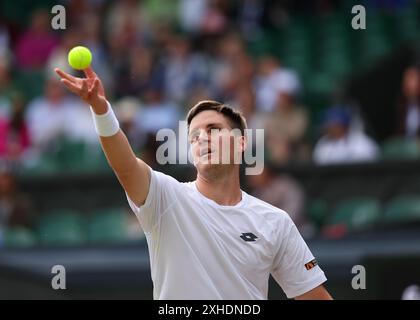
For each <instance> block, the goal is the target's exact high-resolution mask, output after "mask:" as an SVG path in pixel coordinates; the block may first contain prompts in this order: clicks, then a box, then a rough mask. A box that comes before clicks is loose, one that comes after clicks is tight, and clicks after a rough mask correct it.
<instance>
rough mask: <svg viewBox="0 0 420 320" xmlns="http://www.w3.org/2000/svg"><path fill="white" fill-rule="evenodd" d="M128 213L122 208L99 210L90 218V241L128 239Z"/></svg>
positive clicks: (113, 241)
mask: <svg viewBox="0 0 420 320" xmlns="http://www.w3.org/2000/svg"><path fill="white" fill-rule="evenodd" d="M127 225H128V221H127V215H126V213H125V211H124V210H123V209H121V208H110V209H104V210H98V211H96V212H94V213H93V214H92V216H91V217H90V219H89V223H88V228H87V233H88V239H89V242H90V243H94V244H98V243H120V242H125V241H128V235H127Z"/></svg>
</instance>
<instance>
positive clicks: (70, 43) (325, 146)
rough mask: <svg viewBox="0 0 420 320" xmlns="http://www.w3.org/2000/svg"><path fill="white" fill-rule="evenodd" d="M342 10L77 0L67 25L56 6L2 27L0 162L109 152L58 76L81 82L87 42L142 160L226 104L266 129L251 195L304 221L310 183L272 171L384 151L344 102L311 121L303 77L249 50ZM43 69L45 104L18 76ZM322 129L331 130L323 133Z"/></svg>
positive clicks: (403, 127)
mask: <svg viewBox="0 0 420 320" xmlns="http://www.w3.org/2000/svg"><path fill="white" fill-rule="evenodd" d="M373 2H374V3H376V2H375V1H373ZM403 2H404V1H403ZM335 3H336V2H335V1H312V2H311V1H293V2H292V1H269V0H266V1H255V0H236V1H228V0H176V1H175V0H172V1H166V0H143V1H139V0H121V1H112V2H108V1H101V0H99V1H90V0H74V1H65V2H63V4H64V6H65V7H66V25H67V28H66V29H65V30H53V29H52V28H51V18H52V14H51V13H50V8H41V9H37V10H35V11H34V12H33V13H32V14H31V19H30V21H29V22H28V23H27V25H26V24H22V25H20V26H16V25H12V24H10V23H8V21H7V20H3V21H0V158H1V159H3V160H5V161H8V162H9V163H12V164H13V165H19V166H23V167H27V168H32V167H36V165H37V162H40V161H42V155H43V154H45V153H48V152H50V150H52V149H54V148H56V147H57V144H58V143H60V141H62V139H66V140H69V141H82V142H83V143H84V144H86V145H88V146H89V148H90V147H92V148H99V145H98V139H97V136H96V134H95V132H94V129H93V125H92V119H91V115H90V111H89V109H88V108H87V106H86V105H84V104H83V103H82V102H81V101H80V100H79V99H77V98H75V97H74V96H73V95H71V94H69V93H68V92H66V90H65V89H64V88H63V86H62V85H61V84H60V82H59V80H58V78H57V76H56V75H55V74H54V73H53V69H54V68H55V67H59V68H61V69H62V70H64V71H66V72H69V73H73V74H75V75H79V76H80V74H78V73H76V72H75V71H74V70H72V69H71V68H70V67H69V65H68V63H67V53H68V51H69V50H70V49H71V48H72V47H74V46H77V45H84V46H87V47H88V48H89V49H90V50H91V51H92V54H93V68H94V69H95V71H96V72H97V74H98V75H99V76H100V78H101V79H102V81H103V83H104V86H105V89H106V93H107V98H108V99H109V100H110V101H111V102H112V105H113V107H114V109H115V111H116V114H117V117H118V118H119V120H120V123H121V126H122V128H123V130H124V131H125V133H126V134H127V136H128V138H129V140H130V142H131V144H132V146H133V148H134V150H135V152H136V153H137V154H139V155H140V156H142V157H143V158H145V159H146V161H149V162H151V164H153V161H154V154H155V150H156V148H157V146H158V145H157V143H156V140H155V134H156V132H157V131H158V130H159V129H161V128H173V129H176V128H177V127H178V121H179V120H183V119H184V117H185V114H186V113H187V112H188V109H189V108H190V107H191V106H193V105H194V104H195V103H196V102H198V101H199V100H202V99H214V100H219V101H223V102H225V103H228V104H229V105H231V106H233V107H235V108H237V109H239V110H241V111H242V112H243V113H244V115H245V116H246V118H247V120H248V125H249V127H250V128H252V129H258V128H264V129H265V145H266V152H265V157H266V160H267V163H268V164H270V165H268V166H266V170H265V171H264V173H263V174H262V175H261V176H256V177H249V181H247V183H248V184H249V186H250V187H251V189H252V190H253V193H254V194H256V195H258V196H259V197H261V198H262V199H265V200H267V201H269V202H271V203H273V204H275V205H276V206H278V207H280V208H283V209H285V210H286V211H288V212H289V213H290V214H291V215H293V216H294V217H295V221H297V223H298V224H299V225H304V224H305V221H304V218H303V213H302V211H303V204H304V194H303V191H302V187H301V186H300V185H299V184H298V183H297V182H296V181H295V180H293V179H292V178H291V177H289V176H287V175H275V174H273V171H272V167H282V166H285V165H288V164H296V163H308V162H311V161H313V162H315V163H316V164H320V165H325V164H339V163H349V162H361V161H373V160H376V159H377V158H378V157H379V152H380V150H379V147H378V145H377V143H376V142H375V141H374V140H373V139H372V138H370V137H369V136H368V135H367V134H366V133H365V132H364V130H363V127H364V126H363V121H361V119H360V118H357V117H356V116H355V115H354V114H353V113H352V110H351V108H348V106H346V105H341V104H340V105H335V104H333V106H332V107H331V108H329V106H325V107H326V108H325V109H326V111H325V112H324V113H323V115H322V120H321V121H319V123H313V119H312V118H311V117H310V114H311V112H310V110H311V109H310V108H311V105H304V104H303V103H302V99H300V98H301V93H302V89H303V82H302V79H301V75H300V74H299V73H298V72H297V71H296V70H293V69H291V68H289V67H288V66H287V65H284V64H283V63H282V60H281V57H278V56H276V55H274V54H271V53H270V52H265V53H264V54H262V55H260V56H258V57H256V56H252V55H251V54H250V53H249V51H248V49H247V44H248V42H249V41H251V40H252V39H254V38H256V37H258V36H259V35H260V34H261V33H263V32H264V31H265V30H267V29H270V28H276V27H279V26H281V25H282V24H283V23H285V22H287V20H288V16H289V15H290V14H291V12H293V11H294V10H304V11H310V12H312V13H314V14H327V13H328V12H330V11H332V10H334V5H335ZM377 5H379V4H377ZM33 74H38V75H39V74H41V77H40V79H42V83H34V84H33V85H34V86H40V87H42V92H41V93H40V94H37V95H36V96H35V97H31V96H30V94H28V92H25V91H22V89H21V88H20V87H19V84H18V81H16V79H17V75H20V77H22V76H25V75H28V76H29V77H31V76H32V75H33ZM36 79H38V78H36ZM419 79H420V76H419V71H418V69H417V68H415V67H413V68H410V69H409V70H407V72H406V74H405V75H404V82H403V86H404V90H403V93H404V95H403V97H402V98H401V101H399V102H398V108H399V109H398V110H400V115H401V116H400V118H399V126H398V128H399V129H398V130H399V134H400V135H402V136H405V135H407V136H417V135H418V134H419V132H420V130H419V128H420V111H419V110H420V109H419V94H420V90H419V82H420V81H419ZM314 126H319V128H321V130H318V131H316V132H317V134H316V136H315V138H314V137H313V135H312V136H311V132H313V130H311V129H312V128H313V127H314ZM3 180H5V181H6V182H7V177H6V178H2V181H3ZM6 182H5V183H6ZM273 190H277V191H276V192H273ZM274 195H277V196H275V197H274V198H273V196H274ZM278 195H281V196H278ZM3 215H4V216H6V214H3ZM1 217H2V215H1V214H0V221H1Z"/></svg>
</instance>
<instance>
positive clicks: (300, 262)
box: [271, 218, 327, 299]
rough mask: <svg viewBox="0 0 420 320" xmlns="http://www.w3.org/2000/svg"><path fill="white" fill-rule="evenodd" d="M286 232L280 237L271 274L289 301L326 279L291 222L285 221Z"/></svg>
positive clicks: (289, 220)
mask: <svg viewBox="0 0 420 320" xmlns="http://www.w3.org/2000/svg"><path fill="white" fill-rule="evenodd" d="M287 220H288V222H287V224H286V225H287V227H286V228H285V229H286V230H287V229H288V231H287V232H286V233H285V235H284V236H280V239H279V240H280V241H281V243H280V244H279V247H278V251H277V252H276V254H275V257H274V262H273V267H272V271H271V274H272V276H273V277H274V279H275V280H276V281H277V283H278V284H279V285H280V287H281V288H282V289H283V291H284V292H285V293H286V295H287V297H288V298H289V299H291V298H294V297H296V296H299V295H302V294H304V293H306V292H308V291H310V290H312V289H314V288H316V287H317V286H319V285H321V284H322V283H324V282H325V281H326V280H327V278H326V277H325V274H324V272H323V271H322V270H321V268H320V267H319V266H318V264H317V262H316V260H315V258H314V256H313V255H312V253H311V251H310V250H309V248H308V246H307V244H306V243H305V241H304V240H303V238H302V236H301V235H300V233H299V231H298V230H297V228H296V226H295V224H294V223H293V221H292V220H291V219H290V218H289V219H287Z"/></svg>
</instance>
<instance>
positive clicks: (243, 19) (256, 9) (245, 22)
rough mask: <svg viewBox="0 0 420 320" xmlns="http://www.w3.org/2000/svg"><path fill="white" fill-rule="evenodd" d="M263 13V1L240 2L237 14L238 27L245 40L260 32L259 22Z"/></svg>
mask: <svg viewBox="0 0 420 320" xmlns="http://www.w3.org/2000/svg"><path fill="white" fill-rule="evenodd" d="M263 12H264V1H259V0H242V6H241V8H240V13H239V26H240V28H241V31H242V34H243V35H244V37H245V38H247V39H252V38H253V37H255V36H257V35H259V34H260V32H261V20H262V17H263Z"/></svg>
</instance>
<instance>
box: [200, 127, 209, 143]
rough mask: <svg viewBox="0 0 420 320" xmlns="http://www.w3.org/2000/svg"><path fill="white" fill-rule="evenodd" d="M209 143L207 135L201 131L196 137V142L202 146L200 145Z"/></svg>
mask: <svg viewBox="0 0 420 320" xmlns="http://www.w3.org/2000/svg"><path fill="white" fill-rule="evenodd" d="M209 141H210V137H209V135H208V133H207V132H206V131H205V130H201V131H200V134H199V136H198V142H199V143H200V144H202V143H207V142H209Z"/></svg>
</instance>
